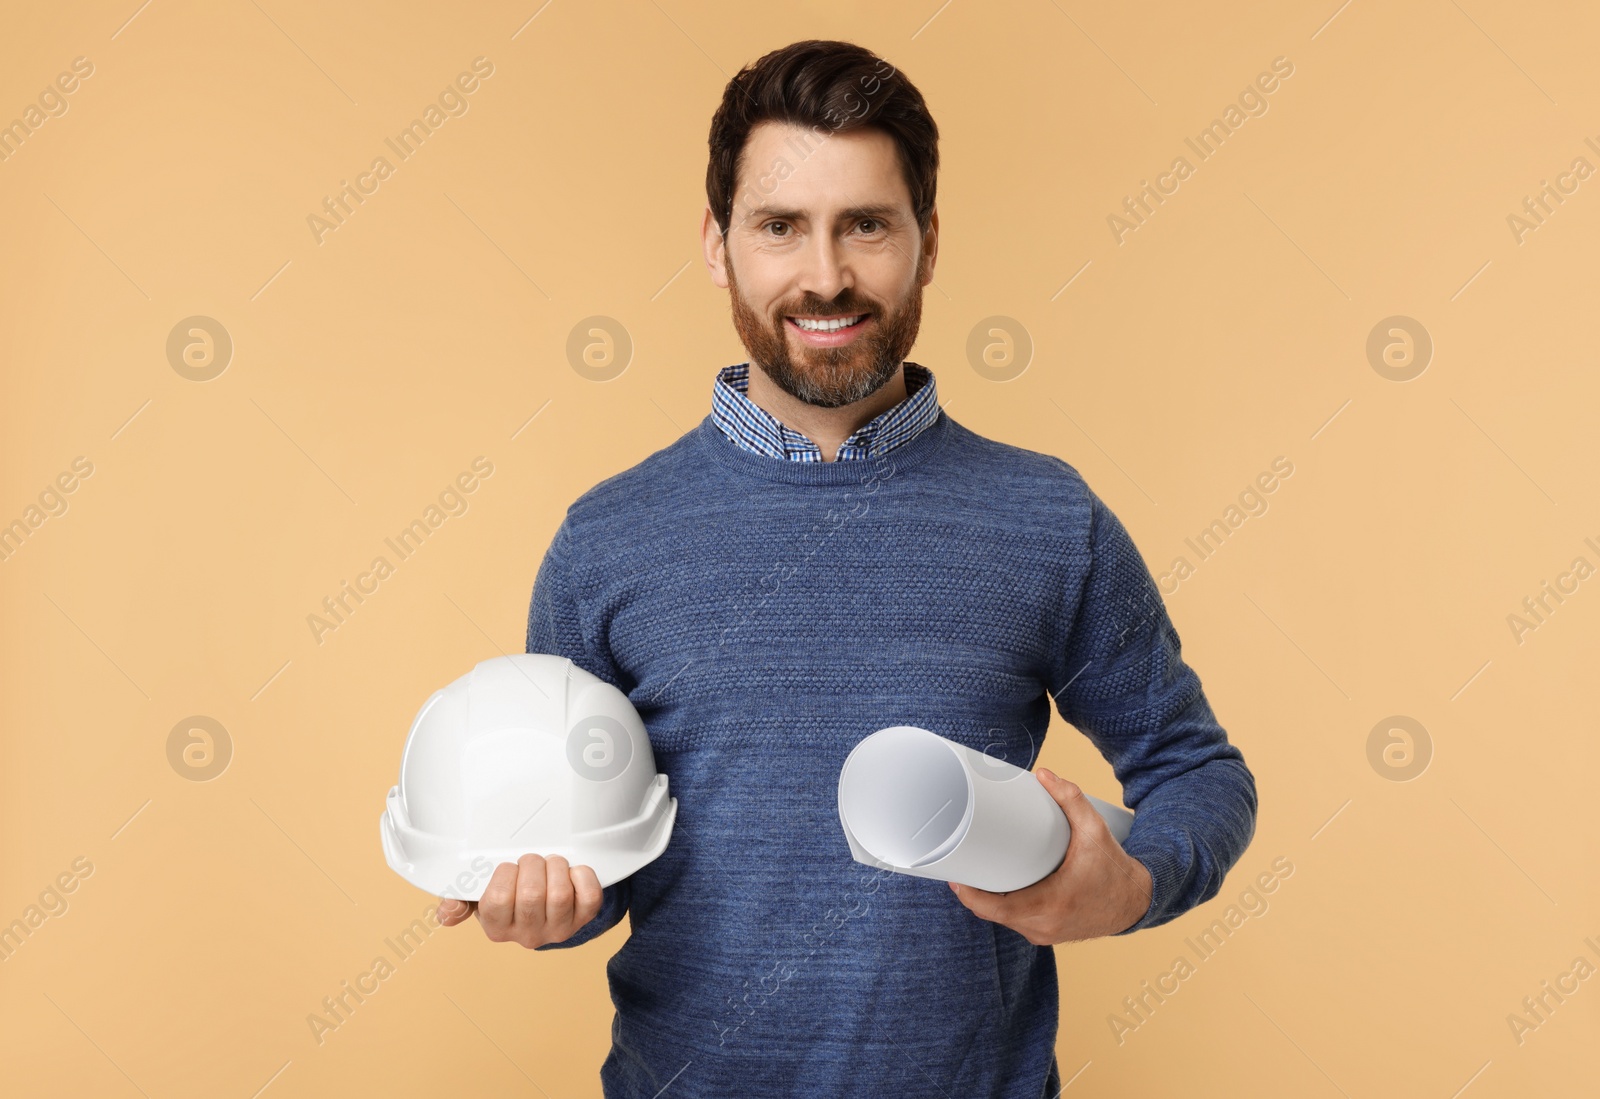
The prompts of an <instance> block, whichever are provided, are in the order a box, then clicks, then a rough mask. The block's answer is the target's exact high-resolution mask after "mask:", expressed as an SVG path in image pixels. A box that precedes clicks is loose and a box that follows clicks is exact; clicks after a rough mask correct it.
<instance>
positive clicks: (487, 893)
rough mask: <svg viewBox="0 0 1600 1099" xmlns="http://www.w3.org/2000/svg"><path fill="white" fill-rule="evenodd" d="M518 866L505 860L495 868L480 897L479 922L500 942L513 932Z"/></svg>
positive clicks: (485, 930)
mask: <svg viewBox="0 0 1600 1099" xmlns="http://www.w3.org/2000/svg"><path fill="white" fill-rule="evenodd" d="M517 870H518V867H517V864H516V863H514V862H503V863H501V864H500V865H499V866H496V867H495V868H494V875H493V876H492V877H490V879H489V884H488V885H486V886H484V887H483V896H481V897H479V898H478V922H479V923H481V924H483V930H484V933H485V934H486V935H488V936H489V938H491V939H493V940H495V941H496V942H499V941H500V940H502V939H504V938H505V937H506V936H508V935H509V934H510V933H511V922H512V916H513V911H512V905H513V904H514V902H515V901H516V899H517V878H518V873H517Z"/></svg>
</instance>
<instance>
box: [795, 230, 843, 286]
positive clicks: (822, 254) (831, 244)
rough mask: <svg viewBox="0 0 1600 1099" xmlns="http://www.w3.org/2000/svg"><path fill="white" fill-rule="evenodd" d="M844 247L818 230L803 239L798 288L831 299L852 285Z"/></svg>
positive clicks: (830, 236) (829, 235)
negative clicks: (804, 243)
mask: <svg viewBox="0 0 1600 1099" xmlns="http://www.w3.org/2000/svg"><path fill="white" fill-rule="evenodd" d="M845 257H846V253H845V251H844V250H843V249H842V248H840V247H839V242H838V241H836V240H835V239H834V238H833V237H832V235H831V234H827V233H819V234H815V235H813V236H812V238H811V240H810V241H809V242H807V245H806V254H805V263H804V265H803V268H802V271H801V277H800V289H801V290H802V291H805V292H808V293H811V294H814V295H816V296H817V297H819V298H821V299H822V300H823V301H832V300H833V299H834V298H836V297H838V296H839V292H840V291H841V290H844V289H845V288H846V287H853V286H854V285H855V276H854V274H853V273H852V272H851V270H850V267H849V264H848V262H847V261H846V258H845Z"/></svg>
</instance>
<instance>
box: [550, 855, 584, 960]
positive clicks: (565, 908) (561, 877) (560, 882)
mask: <svg viewBox="0 0 1600 1099" xmlns="http://www.w3.org/2000/svg"><path fill="white" fill-rule="evenodd" d="M576 901H577V896H576V894H575V893H574V892H573V889H572V866H571V864H570V863H568V862H567V860H566V858H565V857H563V856H561V855H551V856H550V857H549V858H548V859H546V860H545V890H544V926H545V929H546V931H547V932H558V931H560V930H564V929H566V928H570V927H572V926H573V923H572V916H573V913H574V911H575V908H576ZM566 937H567V936H566V935H562V936H561V938H563V939H564V938H566ZM557 941H559V940H557Z"/></svg>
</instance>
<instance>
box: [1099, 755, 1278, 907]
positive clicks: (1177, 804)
mask: <svg viewBox="0 0 1600 1099" xmlns="http://www.w3.org/2000/svg"><path fill="white" fill-rule="evenodd" d="M1255 821H1256V785H1255V778H1254V777H1253V776H1252V775H1251V773H1250V770H1249V768H1248V767H1246V766H1245V764H1244V762H1243V760H1241V759H1236V758H1231V757H1227V756H1223V757H1218V758H1213V759H1210V760H1207V761H1205V762H1203V763H1201V764H1199V765H1198V766H1196V767H1194V768H1193V769H1191V770H1188V771H1184V772H1182V773H1181V774H1177V775H1174V776H1171V777H1169V778H1168V779H1166V780H1165V781H1164V782H1162V783H1160V784H1159V785H1158V786H1156V787H1155V788H1154V789H1152V790H1151V791H1150V792H1149V793H1148V794H1147V795H1146V796H1145V798H1144V799H1143V800H1142V801H1141V802H1140V803H1139V805H1138V809H1137V811H1136V813H1135V814H1134V820H1133V827H1132V829H1131V830H1130V832H1129V834H1128V838H1127V840H1126V841H1124V843H1123V845H1122V846H1123V850H1125V851H1126V852H1127V853H1128V854H1130V855H1132V856H1133V857H1134V858H1136V859H1138V860H1139V861H1140V862H1142V863H1143V864H1144V865H1145V867H1146V869H1148V870H1149V871H1150V877H1151V881H1152V891H1151V897H1150V908H1149V911H1147V912H1146V913H1145V914H1144V916H1142V917H1141V918H1140V919H1139V920H1138V921H1137V922H1136V923H1134V924H1133V925H1132V926H1131V927H1128V928H1127V929H1125V930H1123V931H1121V932H1118V934H1122V935H1126V934H1129V933H1130V932H1134V931H1138V930H1140V929H1142V928H1146V927H1155V926H1157V925H1159V924H1163V923H1166V922H1168V921H1169V920H1172V919H1175V918H1177V917H1178V916H1181V915H1182V914H1183V913H1185V912H1187V911H1189V909H1191V908H1194V907H1195V906H1197V905H1200V904H1203V903H1204V902H1206V901H1208V900H1210V899H1211V898H1212V897H1214V896H1216V895H1217V893H1218V892H1219V891H1220V890H1221V889H1222V881H1223V878H1224V877H1225V876H1226V874H1227V873H1228V870H1229V869H1230V868H1232V866H1233V865H1234V863H1236V862H1238V861H1239V858H1240V856H1241V855H1243V854H1244V849H1245V848H1246V847H1247V846H1248V845H1249V843H1250V839H1251V837H1252V836H1253V835H1254V834H1255Z"/></svg>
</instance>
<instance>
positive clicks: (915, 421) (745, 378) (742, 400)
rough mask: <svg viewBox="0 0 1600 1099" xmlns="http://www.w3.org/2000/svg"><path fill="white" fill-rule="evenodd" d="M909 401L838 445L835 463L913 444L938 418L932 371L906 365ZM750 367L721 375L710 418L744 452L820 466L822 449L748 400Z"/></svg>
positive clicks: (714, 387)
mask: <svg viewBox="0 0 1600 1099" xmlns="http://www.w3.org/2000/svg"><path fill="white" fill-rule="evenodd" d="M905 376H906V399H905V400H903V401H901V402H900V403H899V404H897V405H895V406H894V407H893V408H890V409H888V410H886V411H884V412H882V413H879V414H878V415H877V416H875V417H873V418H872V420H870V421H869V422H867V423H865V424H863V425H862V426H861V427H860V428H859V429H857V430H856V432H855V433H854V434H853V435H851V436H850V437H849V438H848V439H846V440H845V441H844V444H843V445H842V446H840V447H839V454H838V458H837V459H836V460H838V461H841V462H842V461H847V460H850V459H853V458H875V457H877V456H878V455H880V454H883V453H885V452H886V451H890V450H893V449H894V448H895V447H897V446H903V445H904V444H906V443H908V442H910V441H911V440H912V439H914V438H915V437H916V436H917V435H918V434H920V433H921V432H922V431H923V430H925V429H926V428H928V427H929V426H931V425H932V424H933V422H934V421H935V420H937V419H938V418H939V393H938V388H937V386H936V385H935V383H934V378H933V371H931V370H929V369H928V368H927V367H925V366H919V365H918V364H916V363H912V362H908V363H906V364H905ZM749 389H750V364H749V363H747V362H745V363H738V364H737V365H734V366H725V367H723V368H722V369H721V370H719V371H717V378H716V381H715V382H714V383H713V384H712V387H711V419H712V422H713V423H715V424H716V426H717V427H718V428H720V429H721V430H722V433H723V434H724V435H726V436H727V437H728V438H729V439H731V440H733V442H735V443H736V444H738V445H739V446H741V447H743V448H744V449H745V450H750V451H754V452H755V453H757V454H765V455H767V456H768V457H771V458H783V459H786V460H789V461H795V462H820V461H822V460H823V458H822V450H821V448H819V447H818V446H817V444H816V443H814V442H812V441H811V440H810V439H808V438H806V436H804V435H802V434H801V433H800V432H798V431H795V430H794V429H793V428H789V427H785V426H784V425H783V424H782V423H781V422H779V420H778V419H777V417H775V416H773V415H772V414H771V413H770V412H768V411H767V410H766V409H764V408H762V407H761V406H760V405H758V404H756V403H755V402H754V401H752V400H751V399H750V397H749Z"/></svg>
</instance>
